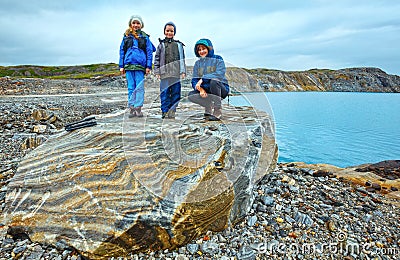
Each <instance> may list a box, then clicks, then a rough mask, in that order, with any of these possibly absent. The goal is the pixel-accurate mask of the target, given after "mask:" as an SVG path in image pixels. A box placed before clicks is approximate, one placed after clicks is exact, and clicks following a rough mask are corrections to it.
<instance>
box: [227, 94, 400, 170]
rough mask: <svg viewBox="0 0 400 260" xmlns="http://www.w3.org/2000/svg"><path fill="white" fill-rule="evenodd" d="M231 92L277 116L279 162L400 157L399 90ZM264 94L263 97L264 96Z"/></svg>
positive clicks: (343, 163) (349, 162) (346, 162)
mask: <svg viewBox="0 0 400 260" xmlns="http://www.w3.org/2000/svg"><path fill="white" fill-rule="evenodd" d="M243 95H244V96H245V97H243V96H238V97H231V99H230V101H231V104H233V105H246V104H248V103H251V105H252V106H254V107H256V108H258V109H261V110H264V111H266V112H271V111H270V109H269V106H268V102H269V103H270V107H271V108H272V111H273V115H274V118H275V128H276V139H277V143H278V146H279V162H291V161H303V162H306V163H328V164H333V165H337V166H340V167H347V166H354V165H359V164H363V163H374V162H379V161H383V160H391V159H397V160H399V159H400V94H398V93H349V92H267V93H246V94H243ZM265 97H266V98H265Z"/></svg>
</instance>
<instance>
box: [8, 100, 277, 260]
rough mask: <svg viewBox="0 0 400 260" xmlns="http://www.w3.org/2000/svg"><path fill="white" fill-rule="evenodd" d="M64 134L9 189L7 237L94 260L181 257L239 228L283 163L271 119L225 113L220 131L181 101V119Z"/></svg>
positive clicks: (119, 120) (111, 120)
mask: <svg viewBox="0 0 400 260" xmlns="http://www.w3.org/2000/svg"><path fill="white" fill-rule="evenodd" d="M144 112H145V117H143V118H128V116H127V115H128V114H127V113H126V112H125V111H120V112H116V113H114V114H104V115H100V116H96V120H97V125H96V126H92V127H88V128H82V129H78V130H74V131H71V132H67V131H60V132H59V133H57V134H56V135H54V136H52V137H51V138H50V139H49V140H48V141H46V142H45V143H44V144H42V145H41V146H39V147H37V148H36V149H35V150H33V151H32V152H30V153H29V154H28V155H27V156H26V157H25V158H24V160H23V161H22V162H21V163H20V165H19V168H18V171H17V173H16V174H15V176H14V178H13V179H12V181H11V182H10V184H9V185H8V192H7V195H6V207H5V209H4V213H3V216H4V220H3V223H5V224H6V225H7V226H8V228H9V233H10V234H16V233H25V234H27V235H28V236H29V237H30V239H31V240H32V241H35V242H39V243H47V244H56V243H64V244H67V245H68V246H71V247H73V248H75V249H77V250H78V251H79V252H80V253H81V254H82V255H84V256H87V257H89V258H91V259H103V258H104V259H105V258H109V257H112V256H127V255H128V254H130V253H132V252H140V251H142V252H143V251H149V250H160V249H166V248H169V249H174V248H177V247H179V246H182V245H185V244H186V243H188V242H190V241H191V240H193V239H194V238H196V237H198V236H200V235H202V234H204V233H205V232H207V231H208V230H211V231H222V230H224V229H225V228H226V227H228V226H229V225H233V224H235V223H236V222H237V221H239V220H241V219H242V218H243V217H244V216H245V215H246V213H247V212H248V211H249V209H250V207H251V205H252V203H253V200H254V197H253V192H252V189H253V187H254V185H255V184H256V183H257V181H259V180H260V179H261V178H262V177H263V176H264V175H266V174H268V173H269V172H271V171H273V170H274V168H275V166H276V160H277V146H276V144H275V135H274V129H273V128H274V126H273V120H272V119H271V117H270V115H268V114H266V113H263V112H260V111H255V110H254V109H253V108H251V107H234V106H226V107H224V118H223V120H222V121H220V122H209V121H204V120H203V119H202V116H203V111H202V110H200V108H198V107H197V106H195V105H193V104H191V103H187V102H182V103H181V104H180V107H179V109H178V113H177V118H176V119H175V120H171V119H164V120H162V119H161V117H160V116H159V115H158V114H159V106H153V107H151V106H147V107H145V109H144Z"/></svg>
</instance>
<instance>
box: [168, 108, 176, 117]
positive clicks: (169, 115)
mask: <svg viewBox="0 0 400 260" xmlns="http://www.w3.org/2000/svg"><path fill="white" fill-rule="evenodd" d="M168 118H171V119H175V111H174V110H170V111H168Z"/></svg>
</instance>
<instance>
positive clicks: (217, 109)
mask: <svg viewBox="0 0 400 260" xmlns="http://www.w3.org/2000/svg"><path fill="white" fill-rule="evenodd" d="M213 116H214V117H216V118H218V119H221V116H222V108H221V107H214V113H213Z"/></svg>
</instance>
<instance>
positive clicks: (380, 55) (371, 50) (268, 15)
mask: <svg viewBox="0 0 400 260" xmlns="http://www.w3.org/2000/svg"><path fill="white" fill-rule="evenodd" d="M0 4H1V7H2V8H1V10H0V24H1V26H0V35H2V36H1V40H0V42H1V44H0V65H20V64H37V65H74V64H91V63H100V62H118V48H119V45H120V42H121V40H122V34H123V32H124V31H125V29H126V27H127V22H128V19H129V17H130V16H131V15H132V14H135V13H137V14H140V15H142V17H143V19H144V23H145V27H144V30H145V31H146V32H147V33H149V34H150V35H151V39H152V41H153V43H154V44H155V45H157V38H162V37H163V32H162V29H163V26H164V24H165V22H167V21H170V20H173V21H174V22H175V24H177V35H176V38H177V39H180V40H181V41H183V42H184V43H185V44H186V56H187V57H188V58H193V57H194V54H193V50H192V49H193V45H194V43H195V42H196V40H197V39H199V38H202V37H208V38H210V39H211V40H212V41H213V43H214V46H215V49H216V52H217V53H218V54H221V55H222V56H223V57H224V59H225V60H226V61H227V62H229V63H231V64H234V65H236V66H239V67H246V68H256V67H265V68H273V69H281V70H306V69H311V68H330V69H339V68H345V67H363V66H372V67H379V68H381V69H383V70H385V71H386V72H388V73H391V74H397V75H399V74H400V66H399V65H400V52H399V51H398V47H397V45H398V42H399V40H400V18H399V16H398V13H400V3H398V2H395V1H391V0H380V1H376V0H365V1H356V0H346V1H345V0H336V1H328V0H305V1H296V0H291V1H280V0H270V1H256V0H250V1H231V2H229V3H228V4H226V3H223V2H218V1H209V0H205V1H202V2H193V3H192V2H190V1H178V0H171V1H168V4H167V5H166V4H165V2H164V1H135V3H134V4H133V3H131V2H129V3H128V2H124V3H122V2H120V1H119V2H115V1H106V0H102V1H96V2H91V1H78V0H69V1H52V0H49V1H45V0H43V1H40V0H34V1H19V2H16V1H8V0H0Z"/></svg>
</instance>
